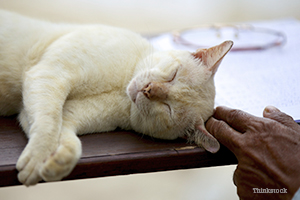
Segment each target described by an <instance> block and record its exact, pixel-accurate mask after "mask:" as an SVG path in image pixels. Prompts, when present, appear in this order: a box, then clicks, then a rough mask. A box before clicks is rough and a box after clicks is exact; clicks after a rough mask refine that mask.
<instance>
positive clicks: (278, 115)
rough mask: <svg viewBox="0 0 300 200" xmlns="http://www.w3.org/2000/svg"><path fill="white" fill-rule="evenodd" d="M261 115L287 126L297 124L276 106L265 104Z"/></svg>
mask: <svg viewBox="0 0 300 200" xmlns="http://www.w3.org/2000/svg"><path fill="white" fill-rule="evenodd" d="M263 116H264V117H265V118H269V119H273V120H275V121H277V122H279V123H281V124H283V125H285V126H288V127H294V126H297V127H298V126H299V125H298V124H297V123H296V122H295V121H294V120H293V118H292V117H291V116H290V115H287V114H285V113H283V112H281V111H280V110H279V109H278V108H276V107H274V106H267V107H266V108H265V109H264V112H263Z"/></svg>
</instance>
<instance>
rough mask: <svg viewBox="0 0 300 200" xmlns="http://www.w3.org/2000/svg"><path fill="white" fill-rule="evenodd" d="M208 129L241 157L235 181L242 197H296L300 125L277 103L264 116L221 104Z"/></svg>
mask: <svg viewBox="0 0 300 200" xmlns="http://www.w3.org/2000/svg"><path fill="white" fill-rule="evenodd" d="M206 128H207V130H208V131H209V132H210V133H211V134H212V135H213V136H214V137H215V138H216V139H217V140H218V141H219V142H220V143H222V144H223V145H224V146H226V147H227V148H228V149H229V150H231V151H232V152H233V153H234V154H235V156H236V158H237V160H238V166H237V168H236V170H235V172H234V176H233V180H234V184H235V185H236V186H237V193H238V195H239V197H240V199H291V198H292V197H293V195H294V193H295V192H296V191H297V190H298V188H299V187H300V126H299V125H298V124H297V123H296V122H295V121H294V120H293V119H292V117H290V116H289V115H287V114H285V113H283V112H280V111H279V110H278V109H277V108H275V107H273V106H268V107H266V108H265V109H264V111H263V117H255V116H252V115H250V114H248V113H246V112H243V111H241V110H235V109H230V108H227V107H217V108H216V110H215V113H214V115H213V117H211V118H210V119H209V120H208V121H207V123H206ZM255 188H258V189H267V188H268V189H275V190H272V191H273V192H275V193H257V192H258V191H257V190H256V189H255ZM276 189H278V190H276ZM255 190H256V193H255ZM278 191H279V193H276V192H278ZM269 192H271V190H269ZM285 192H286V193H285Z"/></svg>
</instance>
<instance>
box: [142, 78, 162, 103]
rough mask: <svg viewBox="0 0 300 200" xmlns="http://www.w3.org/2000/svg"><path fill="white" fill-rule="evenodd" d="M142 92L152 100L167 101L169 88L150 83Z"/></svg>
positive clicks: (157, 83) (160, 84)
mask: <svg viewBox="0 0 300 200" xmlns="http://www.w3.org/2000/svg"><path fill="white" fill-rule="evenodd" d="M142 92H143V94H144V95H145V96H146V97H147V98H148V99H150V100H165V99H167V97H168V88H167V87H166V86H165V85H164V84H163V83H159V82H150V83H148V84H147V85H146V86H145V87H144V88H143V89H142Z"/></svg>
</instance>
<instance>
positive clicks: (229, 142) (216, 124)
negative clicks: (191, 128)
mask: <svg viewBox="0 0 300 200" xmlns="http://www.w3.org/2000/svg"><path fill="white" fill-rule="evenodd" d="M205 126H206V129H207V130H208V132H209V133H211V134H212V135H213V136H214V137H215V138H216V139H217V140H218V141H219V142H220V143H222V144H223V145H224V146H226V147H227V148H228V149H229V150H230V151H232V152H233V153H234V154H235V153H236V151H237V150H238V149H239V148H238V146H239V141H241V136H242V134H241V133H240V132H238V131H236V130H234V129H233V128H231V127H230V126H229V125H228V124H227V123H226V122H224V121H222V120H218V119H215V118H214V117H211V118H210V119H209V120H208V121H207V122H206V125H205Z"/></svg>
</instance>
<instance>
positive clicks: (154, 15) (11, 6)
mask: <svg viewBox="0 0 300 200" xmlns="http://www.w3.org/2000/svg"><path fill="white" fill-rule="evenodd" d="M0 9H5V10H10V11H14V12H17V13H20V14H23V15H27V16H31V17H35V18H40V19H45V20H49V21H53V22H68V23H89V24H91V23H101V24H108V25H113V26H119V27H124V28H128V29H131V30H133V31H136V32H140V33H142V34H145V35H152V34H158V33H162V32H167V31H171V30H174V29H179V28H187V27H191V26H194V25H201V24H210V23H235V22H249V21H262V20H263V21H267V20H277V19H284V18H295V19H298V20H299V19H300V12H299V10H300V1H299V0H275V1H274V0H264V1H262V0H251V1H250V0H249V1H247V0H184V1H183V0H151V1H150V0H149V1H146V0H51V1H50V0H0ZM0 28H1V27H0ZM235 167H236V166H235V165H232V166H224V167H212V168H202V169H189V170H177V171H169V172H159V173H147V174H137V175H127V176H116V177H106V178H96V179H88V180H77V181H64V182H58V183H43V184H39V185H37V186H34V187H30V188H26V187H24V186H15V187H6V188H0V199H1V200H18V199H22V200H36V199H43V200H48V199H49V200H50V199H51V200H52V199H57V200H60V199H63V200H69V199H70V200H71V199H72V200H81V199H89V200H93V199H112V200H114V199H130V200H140V199H143V200H198V199H204V200H209V199H212V200H214V199H224V200H227V199H228V200H234V199H238V197H237V195H236V188H235V186H234V185H233V183H232V175H233V172H234V169H235Z"/></svg>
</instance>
